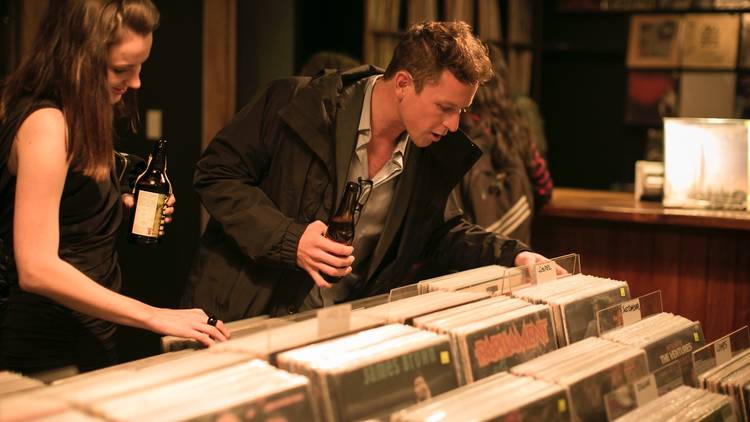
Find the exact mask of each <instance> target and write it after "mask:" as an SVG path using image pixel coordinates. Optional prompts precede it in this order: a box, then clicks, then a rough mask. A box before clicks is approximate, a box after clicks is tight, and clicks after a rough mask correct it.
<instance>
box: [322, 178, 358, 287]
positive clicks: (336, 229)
mask: <svg viewBox="0 0 750 422" xmlns="http://www.w3.org/2000/svg"><path fill="white" fill-rule="evenodd" d="M359 190H360V187H359V184H357V183H356V182H347V184H346V189H345V190H344V197H343V198H342V199H341V204H340V205H339V208H338V210H336V214H334V215H333V216H332V217H331V220H330V221H329V222H328V230H326V237H327V238H329V239H331V240H333V241H335V242H339V243H343V244H345V245H350V246H351V244H352V242H353V241H354V214H355V212H356V211H357V200H358V199H359ZM323 278H324V279H325V280H326V281H327V282H329V283H338V282H339V281H341V277H334V276H330V275H327V274H323Z"/></svg>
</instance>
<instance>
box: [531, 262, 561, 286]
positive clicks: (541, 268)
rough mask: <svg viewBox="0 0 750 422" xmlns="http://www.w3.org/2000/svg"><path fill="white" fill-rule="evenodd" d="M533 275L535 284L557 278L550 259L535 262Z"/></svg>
mask: <svg viewBox="0 0 750 422" xmlns="http://www.w3.org/2000/svg"><path fill="white" fill-rule="evenodd" d="M534 276H535V277H536V283H537V284H541V283H546V282H548V281H552V280H555V279H556V278H557V273H556V272H555V264H554V263H553V262H551V261H550V262H542V263H541V264H535V265H534Z"/></svg>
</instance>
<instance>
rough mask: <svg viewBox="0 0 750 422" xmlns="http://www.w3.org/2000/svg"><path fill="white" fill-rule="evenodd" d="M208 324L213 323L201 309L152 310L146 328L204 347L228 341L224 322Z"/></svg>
mask: <svg viewBox="0 0 750 422" xmlns="http://www.w3.org/2000/svg"><path fill="white" fill-rule="evenodd" d="M209 322H213V321H210V320H209V318H208V315H207V314H206V313H205V312H203V310H202V309H168V308H153V310H152V313H151V316H150V318H149V319H148V321H146V326H147V328H149V329H150V330H152V331H154V332H157V333H160V334H164V335H171V336H177V337H184V338H192V339H195V340H197V341H199V342H201V343H202V344H203V345H204V346H206V347H208V346H211V345H212V344H214V343H216V342H217V341H226V340H227V339H229V337H230V335H229V330H227V328H226V327H225V326H224V322H222V321H220V320H216V325H215V326H214V325H210V324H209Z"/></svg>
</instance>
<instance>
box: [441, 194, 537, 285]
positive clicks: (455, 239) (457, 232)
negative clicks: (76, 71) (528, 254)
mask: <svg viewBox="0 0 750 422" xmlns="http://www.w3.org/2000/svg"><path fill="white" fill-rule="evenodd" d="M427 249H428V251H431V255H432V256H430V259H431V260H432V261H434V262H440V263H441V265H444V266H445V268H448V269H451V270H458V271H462V270H467V269H471V268H476V267H480V266H484V265H492V264H498V265H503V266H506V267H513V266H514V261H515V259H516V255H518V254H519V253H521V252H523V251H530V250H531V248H529V247H528V246H526V245H525V244H524V243H523V242H520V241H518V240H515V239H511V238H508V237H504V236H501V235H498V234H495V233H491V232H487V231H485V230H484V229H482V228H481V227H479V226H477V225H476V224H472V223H470V222H469V221H468V220H466V219H465V218H464V216H463V213H462V210H461V209H460V207H459V206H458V205H457V204H456V202H455V198H454V197H453V195H451V196H449V198H448V201H447V204H446V209H445V212H444V222H443V224H442V225H441V226H440V227H439V228H438V230H436V231H435V232H434V234H433V236H432V237H431V240H430V243H429V244H428V247H427Z"/></svg>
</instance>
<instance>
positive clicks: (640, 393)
mask: <svg viewBox="0 0 750 422" xmlns="http://www.w3.org/2000/svg"><path fill="white" fill-rule="evenodd" d="M633 389H634V390H635V401H636V403H638V406H639V407H640V406H643V405H644V404H646V403H648V402H650V401H652V400H654V399H656V398H657V397H659V393H658V391H657V390H656V377H654V374H651V375H649V376H647V377H645V378H643V379H641V380H640V381H636V382H635V384H633Z"/></svg>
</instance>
